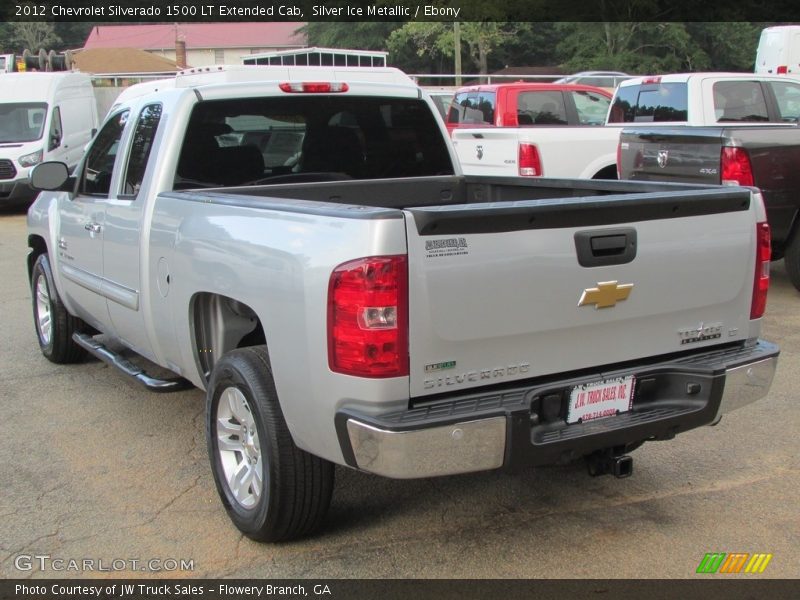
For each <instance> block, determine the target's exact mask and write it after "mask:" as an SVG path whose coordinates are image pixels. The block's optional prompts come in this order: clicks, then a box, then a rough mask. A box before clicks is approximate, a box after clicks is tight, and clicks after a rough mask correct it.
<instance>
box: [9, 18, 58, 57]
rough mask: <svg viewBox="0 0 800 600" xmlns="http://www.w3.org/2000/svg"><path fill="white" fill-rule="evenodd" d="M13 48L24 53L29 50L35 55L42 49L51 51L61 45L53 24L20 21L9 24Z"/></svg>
mask: <svg viewBox="0 0 800 600" xmlns="http://www.w3.org/2000/svg"><path fill="white" fill-rule="evenodd" d="M9 28H10V31H9V37H10V44H11V46H12V47H13V48H14V49H15V50H16V51H18V52H19V53H22V50H24V49H28V50H30V51H31V52H33V53H36V52H38V51H39V50H40V49H41V48H44V49H45V50H49V49H51V48H53V47H54V46H56V45H58V44H60V43H61V38H60V37H58V35H57V34H56V32H55V28H54V27H53V24H52V23H48V22H46V21H19V22H16V23H10V24H9Z"/></svg>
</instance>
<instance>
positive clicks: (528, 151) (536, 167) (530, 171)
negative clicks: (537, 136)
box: [518, 144, 542, 177]
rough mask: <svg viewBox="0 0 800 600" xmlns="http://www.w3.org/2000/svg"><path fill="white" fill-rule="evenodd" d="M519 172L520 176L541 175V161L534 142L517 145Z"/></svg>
mask: <svg viewBox="0 0 800 600" xmlns="http://www.w3.org/2000/svg"><path fill="white" fill-rule="evenodd" d="M518 164H519V174H520V175H521V176H522V177H541V176H542V161H541V159H540V158H539V149H538V148H537V147H536V144H520V145H519V162H518Z"/></svg>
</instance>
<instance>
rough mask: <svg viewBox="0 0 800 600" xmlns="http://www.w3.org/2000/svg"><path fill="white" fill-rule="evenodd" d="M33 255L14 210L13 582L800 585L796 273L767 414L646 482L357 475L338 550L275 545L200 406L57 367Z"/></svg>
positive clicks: (1, 440)
mask: <svg viewBox="0 0 800 600" xmlns="http://www.w3.org/2000/svg"><path fill="white" fill-rule="evenodd" d="M25 253H26V248H25V220H24V216H22V215H0V323H2V329H3V333H2V338H1V339H2V342H3V343H2V344H0V390H1V391H0V410H2V417H0V431H1V432H2V434H1V435H0V489H2V492H0V577H19V576H29V575H33V576H35V577H40V576H42V575H44V576H51V577H52V576H58V575H73V576H74V575H78V573H75V572H65V573H57V572H54V571H46V572H45V573H41V572H40V571H39V570H38V568H36V569H34V570H33V571H29V572H20V571H17V570H16V569H15V567H14V563H15V558H16V557H18V556H19V555H42V554H44V555H49V556H51V557H52V558H54V559H55V558H59V559H65V560H69V559H84V558H91V559H95V560H99V559H102V560H103V561H105V563H106V565H108V564H110V562H111V561H112V560H114V559H122V560H128V559H137V560H140V561H146V560H149V559H161V560H165V559H191V560H193V561H194V572H193V573H192V575H194V576H209V577H215V576H242V577H321V578H328V577H434V578H438V577H457V578H461V577H670V578H673V577H678V578H680V577H691V576H693V575H694V571H695V569H696V567H697V565H698V563H699V562H700V560H701V559H702V557H703V555H704V554H705V553H706V552H711V551H720V552H770V553H773V554H774V558H773V560H772V562H771V563H770V565H769V567H768V569H767V571H766V572H765V574H764V575H763V576H771V577H798V576H800V559H799V558H798V557H800V552H799V551H800V521H799V520H798V497H800V466H798V457H800V452H799V450H800V441H798V440H800V438H799V437H798V433H800V402H798V398H797V396H798V395H797V391H796V390H794V388H793V386H794V385H795V384H796V380H795V375H796V374H797V373H800V316H799V315H800V310H798V309H800V294H798V293H797V292H796V291H795V290H794V289H793V288H792V287H791V286H790V284H789V282H788V280H787V278H786V274H785V272H784V270H783V265H782V264H777V265H775V268H774V270H773V287H772V291H771V295H770V302H769V308H768V313H767V317H766V319H765V327H764V330H765V331H764V334H765V337H767V338H768V339H771V340H774V341H776V342H778V343H780V345H781V346H782V349H783V354H782V356H781V363H780V366H779V369H778V374H777V377H776V381H775V383H774V385H773V391H772V393H771V394H770V396H769V397H768V399H766V400H764V401H761V402H759V403H757V404H754V405H751V406H749V407H747V408H745V409H742V410H740V411H738V412H737V413H734V414H732V415H730V416H729V417H727V418H725V419H724V420H723V421H722V423H721V424H720V425H719V426H718V427H715V428H703V429H701V430H696V431H693V432H689V433H687V434H684V435H682V436H679V437H678V438H677V439H676V440H674V441H672V442H665V443H652V444H647V445H646V446H645V447H643V448H642V449H640V450H638V451H636V452H635V474H634V476H633V477H631V478H629V479H625V480H615V479H612V478H599V479H591V478H589V477H588V476H587V475H586V474H585V472H584V470H583V468H582V467H577V466H576V467H569V468H549V469H542V470H536V471H530V472H526V473H523V474H521V475H515V476H512V475H507V474H503V473H485V474H478V475H468V476H459V477H451V478H447V479H436V480H427V481H406V482H403V481H389V480H385V479H382V478H379V477H373V476H369V475H364V474H360V473H355V472H352V471H348V470H344V469H339V470H338V471H337V486H336V491H335V493H334V499H333V505H332V508H331V511H330V514H329V517H328V521H327V527H326V529H325V531H324V532H323V534H322V535H319V536H317V537H315V538H313V539H310V540H306V541H302V542H297V543H291V544H284V545H259V544H255V543H253V542H251V541H249V540H247V539H245V538H243V537H242V536H240V535H239V534H238V532H237V531H236V530H235V529H234V528H233V526H232V525H231V524H230V522H229V521H228V518H227V516H226V515H225V512H224V511H223V509H222V506H221V504H220V502H219V500H218V499H217V495H216V491H215V489H214V485H213V482H212V478H211V473H210V470H209V467H208V464H207V457H206V450H205V439H204V433H203V394H202V393H201V392H200V391H197V390H193V391H188V392H183V393H179V394H172V395H165V396H162V395H156V394H151V393H148V392H146V391H144V390H143V389H142V388H140V387H139V386H137V385H135V384H133V383H130V382H129V381H128V380H126V379H125V378H124V377H123V376H122V375H120V374H118V373H117V372H116V371H114V370H113V369H111V368H109V367H106V366H105V365H103V364H102V363H99V362H87V363H85V364H82V365H78V366H63V367H62V366H56V365H53V364H50V363H49V362H47V361H46V360H45V359H44V358H43V357H42V356H41V355H40V353H39V350H38V347H37V344H36V339H35V334H34V329H33V324H32V320H31V316H30V292H29V289H28V287H27V282H26V273H25V269H24V256H25ZM23 566H24V563H23ZM740 577H746V576H744V575H741V576H740Z"/></svg>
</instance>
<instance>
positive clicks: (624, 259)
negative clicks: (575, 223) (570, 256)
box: [575, 227, 636, 267]
mask: <svg viewBox="0 0 800 600" xmlns="http://www.w3.org/2000/svg"><path fill="white" fill-rule="evenodd" d="M575 250H576V253H577V257H578V264H580V265H581V266H582V267H604V266H608V265H624V264H627V263H629V262H632V261H633V259H634V258H636V230H635V229H634V228H633V227H625V228H620V229H595V230H592V231H578V232H577V233H576V234H575Z"/></svg>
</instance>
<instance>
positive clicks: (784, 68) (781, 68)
mask: <svg viewBox="0 0 800 600" xmlns="http://www.w3.org/2000/svg"><path fill="white" fill-rule="evenodd" d="M788 72H789V68H788V67H787V66H786V65H780V66H779V67H778V70H777V71H776V73H777V74H778V75H786V73H788Z"/></svg>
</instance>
